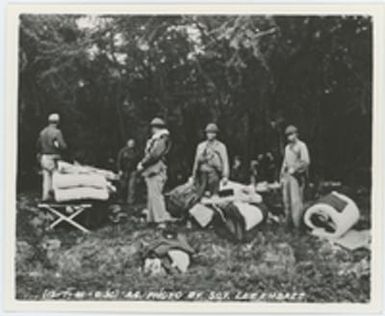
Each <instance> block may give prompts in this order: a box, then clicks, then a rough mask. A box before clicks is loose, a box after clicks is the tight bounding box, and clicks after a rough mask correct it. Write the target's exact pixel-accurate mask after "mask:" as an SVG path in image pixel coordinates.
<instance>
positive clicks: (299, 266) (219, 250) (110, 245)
mask: <svg viewBox="0 0 385 316" xmlns="http://www.w3.org/2000/svg"><path fill="white" fill-rule="evenodd" d="M366 200H367V198H366ZM37 202H38V200H37V197H36V195H34V194H31V193H25V194H19V196H18V202H17V243H18V244H17V250H18V253H17V256H16V270H17V271H16V275H17V279H16V282H17V298H18V299H32V300H39V299H42V298H44V297H49V298H53V296H52V295H53V293H56V295H57V297H56V298H60V299H95V298H96V299H98V298H101V299H108V298H110V299H128V298H129V299H160V300H161V299H178V298H179V296H178V295H179V294H181V295H183V298H184V299H193V300H208V299H210V300H216V299H218V300H221V299H231V300H260V301H282V300H285V301H296V302H298V301H306V302H367V301H368V300H369V299H370V297H369V296H370V287H369V284H370V279H369V278H370V275H369V273H367V272H365V271H363V270H364V269H362V264H363V263H364V264H365V263H367V262H370V252H369V251H367V250H356V251H353V252H351V251H347V250H344V249H341V248H339V247H337V246H333V245H332V244H330V243H329V242H327V241H324V240H320V239H318V238H315V237H313V236H311V235H309V234H299V233H293V232H290V231H287V230H286V229H285V228H283V227H281V226H280V225H278V224H274V223H266V224H265V225H263V226H262V227H260V230H259V231H258V232H257V233H256V235H255V237H254V238H253V239H252V240H251V241H250V242H249V243H246V244H242V245H239V244H234V243H231V242H229V241H227V240H225V239H223V238H220V237H218V236H217V235H216V234H215V232H214V231H213V230H210V229H209V230H201V229H198V228H193V229H191V230H187V229H186V228H184V227H180V228H179V231H180V232H181V233H185V234H186V236H187V239H188V241H189V243H190V244H191V246H192V247H193V248H194V249H195V250H196V255H194V257H193V258H192V264H191V266H190V268H189V270H188V272H187V273H185V274H179V275H166V276H147V275H144V273H143V272H142V271H141V264H142V262H141V258H140V251H139V249H140V246H141V244H143V243H146V242H149V241H151V240H153V239H154V238H157V234H159V233H158V232H157V231H156V230H155V229H152V228H148V227H146V226H145V225H144V224H142V223H141V222H140V220H139V219H138V217H136V216H134V215H133V216H130V217H129V219H128V221H127V222H125V223H124V224H120V225H119V226H116V225H112V224H109V223H106V224H105V225H104V226H103V227H100V228H98V229H96V230H94V231H93V232H92V233H91V234H88V235H85V234H82V233H81V232H79V231H75V230H73V229H71V228H68V227H58V229H56V230H55V231H53V232H45V231H44V229H42V227H44V221H45V220H46V218H44V217H43V216H42V215H38V214H39V212H38V210H37V208H36V205H37ZM137 209H140V206H138V207H137V208H133V209H128V210H127V212H129V213H130V214H135V212H136V210H137ZM368 212H369V211H368V208H366V211H365V212H364V217H366V219H367V218H368V216H369V214H368ZM59 244H60V245H59ZM112 290H113V291H114V292H111V291H112ZM191 291H201V292H202V293H203V294H202V296H194V295H193V294H191ZM226 292H229V295H230V296H228V297H227V296H226ZM127 293H128V294H127ZM159 293H163V294H162V295H160V294H159ZM178 293H179V294H178ZM251 293H253V294H251ZM172 295H174V296H172ZM188 295H191V296H188Z"/></svg>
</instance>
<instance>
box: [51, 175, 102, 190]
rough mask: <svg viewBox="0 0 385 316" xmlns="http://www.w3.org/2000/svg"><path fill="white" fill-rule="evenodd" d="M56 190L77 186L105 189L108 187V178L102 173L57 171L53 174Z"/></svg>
mask: <svg viewBox="0 0 385 316" xmlns="http://www.w3.org/2000/svg"><path fill="white" fill-rule="evenodd" d="M52 187H53V189H54V190H58V189H69V188H76V187H90V188H96V189H105V188H107V187H108V182H107V180H106V178H105V177H104V176H102V175H100V174H68V173H59V172H55V173H54V174H53V176H52Z"/></svg>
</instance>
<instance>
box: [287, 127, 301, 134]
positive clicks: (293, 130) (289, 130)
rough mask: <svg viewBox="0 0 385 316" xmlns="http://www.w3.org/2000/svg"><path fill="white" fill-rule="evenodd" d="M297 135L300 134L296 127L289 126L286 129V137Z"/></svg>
mask: <svg viewBox="0 0 385 316" xmlns="http://www.w3.org/2000/svg"><path fill="white" fill-rule="evenodd" d="M296 133H298V128H296V127H295V126H294V125H289V126H288V127H286V130H285V135H290V134H296Z"/></svg>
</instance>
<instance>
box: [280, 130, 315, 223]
mask: <svg viewBox="0 0 385 316" xmlns="http://www.w3.org/2000/svg"><path fill="white" fill-rule="evenodd" d="M285 135H286V137H287V140H288V144H287V145H286V147H285V156H284V159H283V163H282V168H281V183H282V186H283V188H282V189H283V203H284V208H285V214H286V221H287V224H288V225H291V224H293V225H294V227H296V228H299V227H300V224H301V218H302V212H303V199H304V188H305V184H306V178H307V172H308V168H309V165H310V157H309V151H308V148H307V146H306V144H305V143H304V142H302V141H301V140H300V139H299V138H298V129H297V128H296V127H295V126H293V125H289V126H288V127H287V128H286V131H285Z"/></svg>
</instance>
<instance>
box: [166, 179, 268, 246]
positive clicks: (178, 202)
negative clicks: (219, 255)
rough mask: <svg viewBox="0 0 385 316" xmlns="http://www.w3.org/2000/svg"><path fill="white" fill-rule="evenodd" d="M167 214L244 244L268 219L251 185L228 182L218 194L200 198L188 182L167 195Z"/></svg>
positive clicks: (260, 199)
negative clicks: (211, 227) (212, 229)
mask: <svg viewBox="0 0 385 316" xmlns="http://www.w3.org/2000/svg"><path fill="white" fill-rule="evenodd" d="M166 203H167V209H168V211H169V212H170V213H171V214H172V215H173V216H174V217H177V218H181V219H184V220H192V221H194V222H195V223H197V224H198V225H199V226H200V227H202V228H206V227H209V226H210V225H212V226H213V227H214V229H215V230H216V232H217V233H218V234H219V235H221V236H226V237H228V238H230V239H232V240H233V241H237V242H243V241H247V240H249V239H250V237H252V235H253V232H256V230H255V228H256V227H257V226H259V225H260V224H262V223H263V222H264V220H265V219H266V217H267V208H266V206H265V205H264V204H263V202H262V197H261V196H260V195H259V194H258V193H256V192H255V189H254V187H253V186H246V185H243V184H240V183H236V182H232V181H229V182H228V183H226V185H221V187H220V190H219V193H218V195H213V196H211V197H203V198H201V199H200V198H199V195H198V192H197V188H196V187H195V185H194V183H191V182H188V183H185V184H183V185H181V186H179V187H176V188H175V189H174V190H172V191H171V192H169V193H168V194H166Z"/></svg>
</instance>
